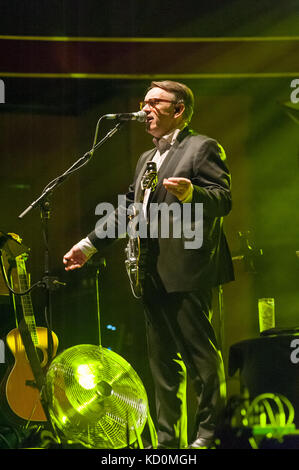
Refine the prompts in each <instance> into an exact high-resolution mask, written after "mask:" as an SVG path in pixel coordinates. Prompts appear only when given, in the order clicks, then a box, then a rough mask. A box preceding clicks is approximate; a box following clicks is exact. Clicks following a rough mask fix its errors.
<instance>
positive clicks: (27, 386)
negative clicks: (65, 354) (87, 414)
mask: <svg viewBox="0 0 299 470" xmlns="http://www.w3.org/2000/svg"><path fill="white" fill-rule="evenodd" d="M36 336H37V339H38V341H37V344H36V350H37V352H38V355H39V357H40V364H41V367H42V368H45V367H46V366H47V364H48V351H47V349H48V330H47V328H43V327H36ZM52 338H53V357H54V356H55V354H56V352H57V348H58V338H57V336H56V335H55V333H53V332H52ZM6 341H7V345H8V347H9V349H10V351H11V352H12V354H13V356H14V359H15V364H14V366H13V369H12V370H11V372H10V374H9V376H8V379H7V382H6V399H7V402H8V405H9V407H10V408H11V410H12V411H13V413H14V414H16V415H17V416H19V417H20V418H22V419H24V420H26V421H28V420H29V421H41V422H42V421H47V418H46V416H45V413H44V410H43V407H42V404H41V401H40V393H39V390H38V388H36V386H35V383H34V376H33V373H32V370H31V366H30V363H29V360H28V358H27V354H26V351H25V347H24V344H23V341H22V338H21V334H20V332H19V330H18V329H17V328H15V329H14V330H12V331H10V332H9V333H8V335H7V338H6Z"/></svg>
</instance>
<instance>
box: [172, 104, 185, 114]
mask: <svg viewBox="0 0 299 470" xmlns="http://www.w3.org/2000/svg"><path fill="white" fill-rule="evenodd" d="M184 111H185V105H184V103H179V104H176V105H175V108H174V116H175V117H180V116H182V114H184Z"/></svg>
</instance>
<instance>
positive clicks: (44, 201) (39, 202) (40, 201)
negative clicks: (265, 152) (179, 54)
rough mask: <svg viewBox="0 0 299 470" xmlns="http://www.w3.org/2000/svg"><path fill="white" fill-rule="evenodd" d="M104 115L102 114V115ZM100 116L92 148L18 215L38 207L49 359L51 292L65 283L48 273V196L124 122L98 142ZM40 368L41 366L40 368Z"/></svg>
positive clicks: (83, 163)
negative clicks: (42, 249) (42, 247)
mask: <svg viewBox="0 0 299 470" xmlns="http://www.w3.org/2000/svg"><path fill="white" fill-rule="evenodd" d="M103 117H104V116H103ZM101 119H102V118H100V119H99V120H98V123H97V126H96V131H95V137H94V142H93V146H92V149H91V150H89V151H88V152H86V153H85V154H84V155H83V156H82V157H80V158H79V159H78V160H77V161H76V162H75V163H74V164H73V165H71V167H70V168H68V169H67V170H66V171H65V172H64V173H63V174H62V175H60V176H58V177H57V178H55V179H54V180H53V181H51V182H50V183H49V184H48V185H47V186H46V187H45V188H44V190H43V191H42V193H41V195H40V196H39V197H38V198H37V199H36V200H35V201H33V202H32V203H31V204H30V205H29V206H28V207H27V208H26V209H25V210H24V211H23V212H22V213H21V214H20V215H19V219H22V218H24V217H25V216H26V215H27V214H29V212H30V211H31V210H32V209H34V208H36V207H37V206H38V207H39V208H40V213H41V220H42V228H43V238H44V245H45V254H44V276H43V278H42V282H41V283H37V286H42V287H44V288H45V289H46V302H45V319H46V323H47V327H48V348H49V351H48V355H49V360H51V359H52V354H53V337H52V305H51V292H52V291H53V290H54V289H56V288H58V287H60V286H64V285H66V284H65V283H63V282H59V280H58V278H57V277H56V276H51V275H50V251H49V220H50V212H51V210H50V209H51V207H50V202H49V198H50V196H51V194H52V193H53V191H54V190H55V189H56V188H57V187H58V186H60V185H61V184H62V183H63V182H64V181H65V180H66V179H67V178H68V177H69V176H70V175H71V174H72V173H74V172H76V171H78V170H79V169H80V168H82V167H83V166H85V165H86V164H87V163H88V162H89V161H90V160H91V158H92V156H93V153H94V151H95V150H97V149H98V148H100V147H101V146H102V145H103V144H104V143H105V142H106V141H107V140H108V139H109V138H111V137H112V136H113V135H114V134H115V133H116V132H117V131H118V130H119V129H120V127H121V126H122V125H123V124H124V121H121V122H118V123H117V124H116V126H115V127H114V128H113V129H111V130H110V131H109V132H108V133H107V134H106V135H105V136H104V137H103V139H102V140H100V141H99V142H98V143H96V141H97V135H98V129H99V123H100V121H101ZM40 369H41V368H40Z"/></svg>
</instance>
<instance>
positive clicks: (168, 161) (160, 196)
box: [152, 127, 192, 201]
mask: <svg viewBox="0 0 299 470" xmlns="http://www.w3.org/2000/svg"><path fill="white" fill-rule="evenodd" d="M191 133H192V131H190V129H188V127H185V128H184V129H183V130H182V131H181V132H180V133H179V135H178V137H177V139H176V141H175V143H174V144H173V145H172V147H171V149H170V150H169V152H168V154H167V156H166V158H165V159H164V161H163V163H162V165H161V166H160V169H159V172H158V185H157V188H156V191H155V192H154V193H153V195H152V200H159V201H163V200H164V199H165V197H166V194H167V190H166V189H165V188H164V186H163V179H164V178H165V177H169V175H172V173H173V171H172V168H173V169H175V168H176V166H177V159H178V158H181V154H182V152H181V146H182V145H184V143H182V142H183V140H184V139H185V137H187V136H188V135H190V134H191Z"/></svg>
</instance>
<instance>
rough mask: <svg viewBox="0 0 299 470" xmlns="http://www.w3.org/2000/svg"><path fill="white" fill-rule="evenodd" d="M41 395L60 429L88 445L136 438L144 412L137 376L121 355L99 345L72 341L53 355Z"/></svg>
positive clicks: (109, 445) (108, 445)
mask: <svg viewBox="0 0 299 470" xmlns="http://www.w3.org/2000/svg"><path fill="white" fill-rule="evenodd" d="M45 397H46V402H47V403H48V410H49V415H50V417H51V421H52V424H53V426H55V428H56V429H57V431H59V434H62V435H63V436H64V438H66V439H67V440H68V441H69V442H72V443H78V444H80V445H82V446H84V447H87V448H97V449H120V448H125V447H130V446H131V445H132V444H133V443H134V442H139V443H140V436H141V433H142V431H143V429H144V426H145V423H146V422H147V419H148V417H149V412H148V400H147V394H146V391H145V389H144V386H143V384H142V382H141V380H140V378H139V376H138V375H137V373H136V372H135V370H134V369H133V368H132V367H131V365H130V364H129V363H128V362H127V361H126V360H125V359H123V358H122V357H121V356H119V355H118V354H117V353H115V352H114V351H111V350H109V349H106V348H103V347H102V346H96V345H89V344H83V345H77V346H73V347H71V348H69V349H66V350H65V351H63V352H62V353H61V354H60V355H58V356H57V357H56V358H55V359H54V360H53V361H52V363H51V365H50V367H49V369H48V372H47V375H46V384H45ZM150 432H151V429H150ZM139 447H142V445H141V446H139Z"/></svg>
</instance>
